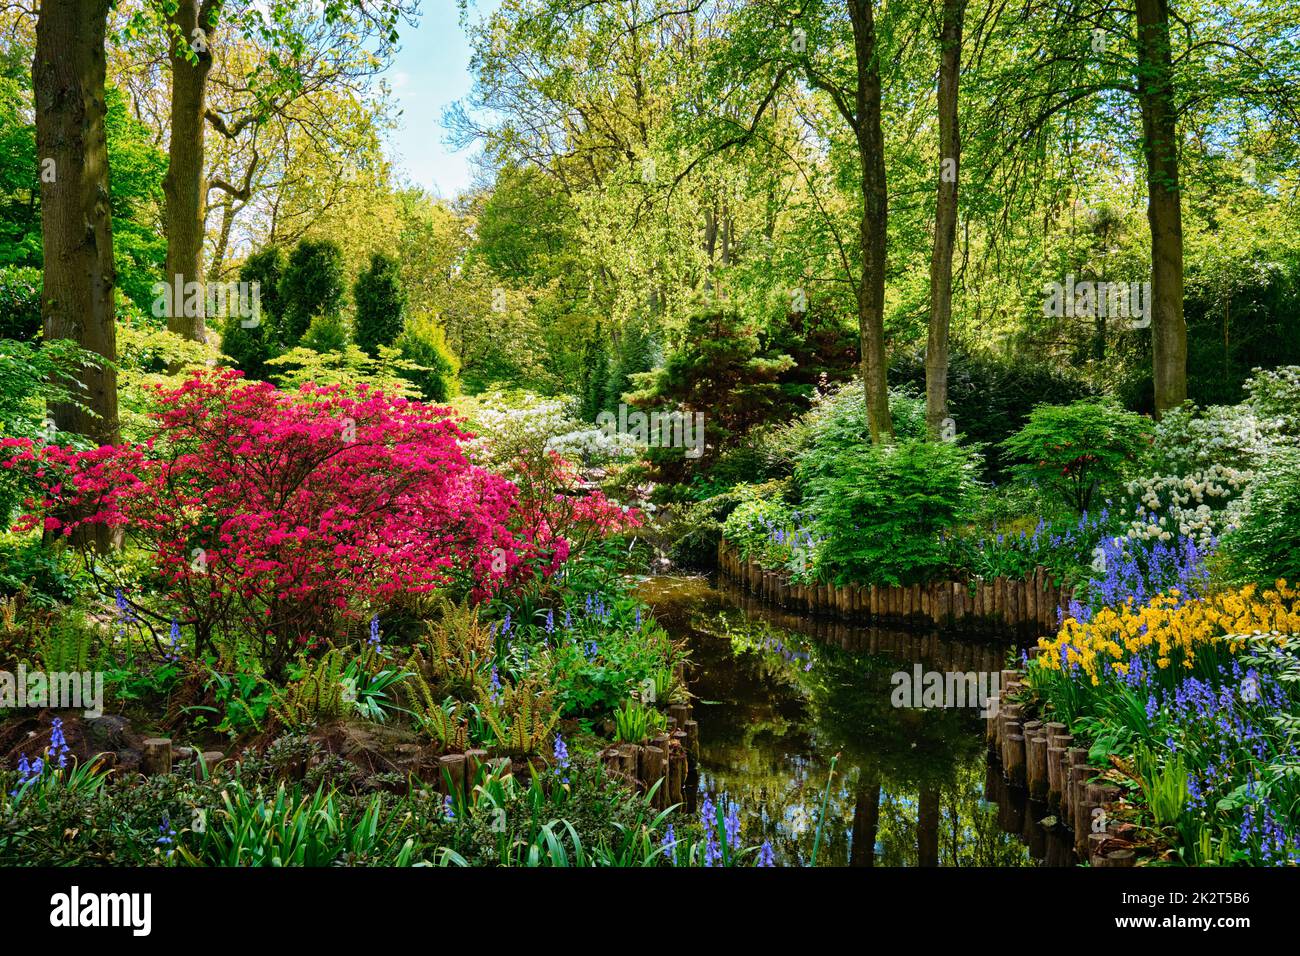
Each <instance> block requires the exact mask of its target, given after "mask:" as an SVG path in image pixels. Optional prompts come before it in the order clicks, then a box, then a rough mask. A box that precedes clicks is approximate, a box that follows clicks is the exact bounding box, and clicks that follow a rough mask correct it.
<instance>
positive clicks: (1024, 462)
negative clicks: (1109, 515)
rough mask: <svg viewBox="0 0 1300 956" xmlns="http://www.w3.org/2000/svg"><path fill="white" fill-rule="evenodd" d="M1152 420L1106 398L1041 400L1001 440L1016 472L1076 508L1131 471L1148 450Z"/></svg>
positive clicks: (1086, 505) (1080, 508) (1082, 509)
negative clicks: (1026, 418) (1047, 402)
mask: <svg viewBox="0 0 1300 956" xmlns="http://www.w3.org/2000/svg"><path fill="white" fill-rule="evenodd" d="M1154 431H1155V427H1154V425H1153V424H1152V423H1151V420H1150V419H1148V418H1146V417H1144V416H1142V415H1138V414H1136V413H1135V412H1129V411H1125V410H1124V409H1122V408H1120V407H1119V405H1118V404H1117V403H1115V402H1113V401H1109V400H1106V399H1082V400H1080V401H1077V402H1074V403H1072V404H1070V405H1039V406H1037V407H1036V408H1035V409H1034V410H1033V411H1032V412H1031V413H1030V415H1029V421H1028V422H1027V423H1026V424H1025V427H1024V428H1022V429H1020V431H1018V432H1016V434H1015V435H1013V436H1011V437H1010V438H1008V439H1007V440H1006V441H1004V442H1003V443H1002V447H1003V448H1004V449H1005V450H1006V452H1007V455H1008V456H1009V457H1010V458H1012V459H1014V461H1015V464H1013V465H1011V468H1010V470H1011V472H1012V474H1014V475H1015V476H1016V478H1018V479H1019V480H1021V481H1023V482H1025V483H1026V484H1030V485H1036V486H1038V487H1039V488H1041V489H1042V490H1043V491H1044V492H1045V493H1049V494H1054V495H1055V496H1056V497H1058V498H1059V499H1060V500H1061V501H1062V502H1064V503H1065V504H1066V505H1067V506H1068V507H1070V508H1072V509H1073V510H1074V511H1075V512H1076V513H1079V514H1081V513H1083V512H1085V511H1087V510H1088V508H1089V507H1090V506H1091V505H1092V504H1093V503H1094V502H1095V501H1096V500H1097V497H1098V492H1104V491H1106V490H1108V489H1110V488H1112V487H1114V486H1115V485H1116V484H1118V482H1119V481H1120V480H1121V479H1123V478H1125V477H1127V476H1128V475H1130V474H1131V473H1132V472H1133V470H1134V469H1135V467H1136V466H1137V465H1138V464H1139V463H1140V462H1141V461H1142V459H1143V457H1144V456H1146V455H1147V453H1148V451H1149V449H1150V447H1151V440H1152V436H1153V434H1154Z"/></svg>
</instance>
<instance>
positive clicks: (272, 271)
mask: <svg viewBox="0 0 1300 956" xmlns="http://www.w3.org/2000/svg"><path fill="white" fill-rule="evenodd" d="M284 268H285V262H284V250H283V249H281V248H280V247H279V246H267V247H266V248H265V249H259V250H258V251H257V252H254V253H253V254H252V255H250V256H249V257H248V258H247V259H245V260H244V264H243V265H242V266H240V267H239V281H240V282H247V283H250V285H251V284H252V283H254V282H256V283H257V289H258V296H259V302H260V303H261V308H262V320H263V321H266V319H267V318H268V316H269V317H271V318H279V317H280V316H281V315H283V314H284V307H283V304H282V302H281V300H280V282H281V280H282V279H283V278H284Z"/></svg>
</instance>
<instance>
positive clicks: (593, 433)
mask: <svg viewBox="0 0 1300 956" xmlns="http://www.w3.org/2000/svg"><path fill="white" fill-rule="evenodd" d="M546 450H547V451H553V452H556V453H558V454H560V455H563V456H564V457H565V458H570V459H580V460H581V461H582V462H583V463H584V464H587V465H598V464H602V463H604V462H610V461H623V460H626V459H629V458H636V457H637V456H638V455H640V454H641V452H643V451H644V450H645V444H644V443H643V442H639V441H637V440H636V439H635V438H634V437H633V436H631V435H629V434H628V433H626V432H619V431H611V430H610V429H605V428H580V429H576V430H574V431H568V432H565V433H564V434H562V435H552V436H551V437H550V438H548V439H547V440H546Z"/></svg>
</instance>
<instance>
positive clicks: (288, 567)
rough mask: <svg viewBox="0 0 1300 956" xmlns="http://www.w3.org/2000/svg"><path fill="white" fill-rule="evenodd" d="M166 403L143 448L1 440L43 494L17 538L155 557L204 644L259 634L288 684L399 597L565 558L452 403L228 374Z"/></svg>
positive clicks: (0, 446) (540, 569)
mask: <svg viewBox="0 0 1300 956" xmlns="http://www.w3.org/2000/svg"><path fill="white" fill-rule="evenodd" d="M158 399H159V401H158V407H157V409H156V410H155V412H154V413H153V417H154V419H155V420H156V422H157V425H158V431H157V434H156V435H155V436H154V438H152V439H150V441H149V443H148V444H147V445H144V446H136V445H117V446H105V447H102V448H97V449H94V450H91V451H75V450H72V449H68V448H61V447H57V446H41V445H35V444H33V443H32V442H30V441H26V440H23V439H5V440H3V441H0V450H7V451H8V452H9V455H8V457H7V460H4V461H2V462H0V465H3V467H5V468H21V469H24V470H25V471H26V472H27V473H28V475H29V477H31V478H33V479H34V480H35V481H36V482H37V487H40V488H41V489H42V490H43V493H44V499H43V500H41V501H30V502H29V503H28V504H29V507H28V514H27V515H26V516H25V517H24V519H23V521H22V522H20V528H23V527H26V528H31V527H34V526H37V525H38V524H40V523H42V522H43V526H44V527H45V529H46V530H47V532H49V531H57V532H62V533H64V534H70V533H71V531H72V530H73V529H74V528H76V527H77V526H79V525H82V524H105V525H109V526H112V527H115V528H121V529H122V530H123V531H124V532H125V534H126V535H127V536H128V538H129V539H130V541H131V543H132V544H133V545H135V546H136V547H138V548H140V549H143V550H144V551H145V552H146V553H148V554H149V555H151V556H152V558H153V563H154V568H155V574H156V577H157V581H158V583H160V585H161V588H162V589H163V590H164V591H165V592H166V593H167V594H169V595H170V596H171V598H172V599H173V600H174V601H175V602H176V603H177V604H178V605H179V606H178V608H177V609H176V617H177V618H179V619H180V620H181V621H182V622H183V623H186V624H190V625H193V626H194V628H195V632H196V635H197V643H198V646H199V647H200V648H202V647H203V646H205V645H206V644H207V643H208V642H209V641H210V640H211V638H212V636H213V635H214V633H215V632H216V631H217V630H218V629H220V631H221V632H223V633H224V634H226V635H227V636H236V635H242V636H246V637H250V638H252V639H253V641H254V642H255V646H256V647H258V648H259V650H260V652H261V657H262V660H263V662H264V664H265V666H266V667H267V669H268V670H269V671H270V672H273V673H275V672H279V670H280V669H281V668H282V667H283V665H284V663H285V662H286V661H287V660H288V659H289V657H290V656H291V655H292V654H293V653H294V651H295V650H296V649H297V648H298V647H299V646H301V645H303V644H309V643H312V642H314V641H315V640H317V639H320V638H328V637H332V636H334V635H336V634H337V633H338V632H339V630H340V628H341V626H342V624H343V622H344V621H346V620H348V619H355V618H356V617H358V616H359V615H362V614H368V613H371V612H372V611H373V610H374V609H375V606H376V605H377V604H382V603H383V602H385V601H386V600H388V599H390V598H392V597H393V596H394V595H397V594H399V593H404V592H420V591H427V590H430V589H433V588H437V587H442V586H446V585H449V584H453V583H454V584H457V585H459V586H461V587H463V588H465V589H467V590H469V591H471V592H472V593H473V595H474V596H475V597H477V598H482V597H484V596H487V595H489V594H491V593H493V592H495V591H496V590H498V589H500V588H501V587H503V586H506V585H509V584H512V583H514V582H517V581H520V580H522V579H525V578H527V577H530V576H532V575H534V574H537V573H541V574H548V573H550V572H551V571H552V570H554V568H555V567H556V566H558V564H559V563H560V562H562V561H563V560H564V558H565V556H567V554H568V542H567V541H566V540H565V539H563V538H562V537H560V536H559V535H558V534H557V533H556V530H555V529H556V524H555V522H550V521H546V520H541V521H539V520H537V517H536V515H534V514H528V515H524V514H522V513H521V512H520V510H519V496H518V490H517V489H516V487H515V485H514V484H513V483H511V482H510V481H507V480H506V479H504V478H501V477H499V476H497V475H494V474H492V473H490V472H488V471H485V470H483V469H482V468H479V467H476V466H474V465H472V464H470V463H469V461H468V460H467V459H466V457H465V455H464V454H463V453H462V451H461V448H460V441H461V440H462V439H464V438H466V437H467V436H466V435H465V433H463V432H462V431H460V430H459V429H458V428H457V426H456V423H455V422H454V421H453V420H452V418H451V417H450V414H449V412H448V411H447V410H446V409H439V408H434V407H432V406H427V405H423V404H420V403H418V402H409V401H406V400H404V399H398V398H390V397H388V396H386V395H383V394H381V393H378V392H374V391H369V392H367V391H363V392H362V393H361V394H360V396H359V397H357V398H355V399H354V398H349V397H347V396H346V395H344V394H342V393H340V391H339V390H338V389H337V388H335V387H317V386H311V385H307V386H303V387H302V388H301V389H300V390H299V391H298V392H296V393H293V392H285V391H281V390H278V389H276V388H275V387H274V386H272V385H270V384H268V383H265V382H245V381H242V380H241V376H240V373H238V372H235V371H231V370H221V371H217V372H209V373H199V374H196V375H194V376H193V377H192V378H190V379H188V380H187V381H185V382H184V383H183V384H182V385H180V386H179V387H176V388H172V389H159V395H158ZM530 511H531V509H530Z"/></svg>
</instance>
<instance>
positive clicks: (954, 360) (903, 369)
mask: <svg viewBox="0 0 1300 956" xmlns="http://www.w3.org/2000/svg"><path fill="white" fill-rule="evenodd" d="M889 380H890V382H891V384H896V385H897V386H901V387H903V388H907V389H910V390H912V391H915V392H916V393H917V394H924V392H925V353H924V352H923V351H922V352H915V353H909V354H907V355H903V356H899V357H898V358H896V359H895V360H894V361H893V363H892V364H891V365H890V368H889ZM1092 393H1093V389H1092V388H1091V387H1090V386H1089V385H1088V383H1087V382H1085V381H1084V380H1083V379H1082V378H1079V377H1077V376H1071V375H1069V374H1068V373H1066V372H1062V371H1060V370H1058V369H1056V368H1053V367H1050V366H1047V365H1042V364H1037V363H1030V362H1025V361H1021V360H1017V361H1014V362H1007V361H1003V360H1001V359H998V358H996V357H993V356H984V355H972V354H970V353H968V352H963V351H961V350H954V351H953V353H952V357H951V360H950V363H949V367H948V410H949V413H950V414H951V416H952V418H953V420H954V422H956V425H957V431H958V432H960V433H961V434H962V435H964V436H965V437H966V438H967V440H969V441H970V442H972V443H976V444H979V445H982V446H983V447H982V451H983V453H984V456H985V477H987V478H991V479H993V480H994V481H1002V480H1003V477H1004V474H1005V468H1006V465H1007V460H1006V455H1005V454H1004V452H1003V449H1002V447H1001V443H1002V442H1004V441H1005V440H1006V439H1008V438H1010V437H1011V436H1012V435H1013V434H1015V433H1016V432H1017V431H1019V430H1020V428H1021V427H1022V426H1023V425H1024V423H1025V421H1026V420H1027V419H1028V417H1029V410H1030V409H1032V408H1033V407H1034V406H1035V405H1041V404H1043V403H1045V402H1052V403H1058V404H1063V403H1066V402H1072V401H1074V400H1076V399H1079V398H1085V397H1087V396H1088V395H1090V394H1092Z"/></svg>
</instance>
